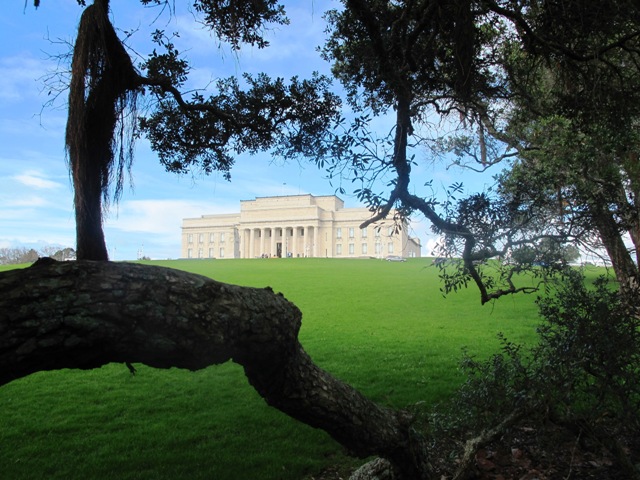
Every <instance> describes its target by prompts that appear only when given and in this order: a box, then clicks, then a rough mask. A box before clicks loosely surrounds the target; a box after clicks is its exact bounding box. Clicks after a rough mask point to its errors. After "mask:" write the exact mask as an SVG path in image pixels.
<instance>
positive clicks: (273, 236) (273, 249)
mask: <svg viewBox="0 0 640 480" xmlns="http://www.w3.org/2000/svg"><path fill="white" fill-rule="evenodd" d="M270 253H271V256H272V257H275V256H276V229H275V228H273V227H271V252H270Z"/></svg>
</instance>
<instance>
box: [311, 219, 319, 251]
mask: <svg viewBox="0 0 640 480" xmlns="http://www.w3.org/2000/svg"><path fill="white" fill-rule="evenodd" d="M312 248H313V253H312V255H313V256H314V257H317V256H318V226H317V225H315V226H314V227H313V247H312Z"/></svg>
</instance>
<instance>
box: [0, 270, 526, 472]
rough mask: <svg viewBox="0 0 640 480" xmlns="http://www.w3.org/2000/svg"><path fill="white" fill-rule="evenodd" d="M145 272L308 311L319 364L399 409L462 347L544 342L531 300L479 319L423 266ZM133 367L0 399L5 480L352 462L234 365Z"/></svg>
mask: <svg viewBox="0 0 640 480" xmlns="http://www.w3.org/2000/svg"><path fill="white" fill-rule="evenodd" d="M145 263H150V264H155V265H162V266H168V267H172V268H178V269H182V270H187V271H190V272H194V273H198V274H202V275H206V276H209V277H212V278H215V279H216V280H220V281H224V282H229V283H236V284H240V285H247V286H256V287H265V286H271V287H272V288H273V289H274V290H275V291H279V292H282V293H283V294H284V295H285V297H287V298H288V299H289V300H291V301H293V302H294V303H296V304H297V305H298V306H299V308H300V309H301V310H302V312H303V315H304V316H303V324H302V330H301V333H300V339H301V342H302V344H303V345H304V347H305V348H306V349H307V351H308V352H309V353H310V355H311V356H312V358H313V359H314V360H315V361H316V363H318V364H319V365H320V366H322V367H323V368H325V369H326V370H328V371H330V372H331V373H333V374H334V375H336V376H337V377H339V378H341V379H343V380H345V381H347V382H349V383H351V384H352V385H354V386H355V387H357V388H358V389H360V390H361V391H362V392H363V393H365V394H366V395H368V396H369V397H371V398H372V399H374V400H375V401H378V402H382V403H385V404H387V405H391V406H394V407H407V406H410V405H413V404H416V403H418V402H425V403H426V404H427V405H429V404H432V403H434V402H440V401H443V400H445V399H446V398H447V397H448V396H449V395H450V394H451V393H452V392H453V391H454V390H455V388H456V387H457V385H459V383H460V382H461V380H462V378H461V375H460V373H459V371H458V362H459V360H460V357H461V349H462V348H463V347H466V348H467V349H468V350H469V352H471V353H473V354H476V355H479V356H488V355H489V354H490V353H493V352H494V351H495V349H496V347H497V345H498V341H497V339H496V335H497V333H498V332H504V333H505V334H506V336H507V337H508V338H509V339H510V340H513V341H517V342H529V341H532V340H533V339H534V338H535V325H536V323H537V320H536V307H535V305H534V300H535V299H534V297H532V296H524V295H520V296H511V297H508V298H504V299H501V300H500V301H498V302H496V303H494V304H489V305H486V306H484V307H481V306H480V300H479V295H478V293H477V292H476V291H475V290H473V289H471V288H470V289H469V290H467V291H463V292H460V293H457V294H455V295H451V296H449V297H447V298H443V297H442V295H441V293H440V290H439V289H440V285H439V281H438V275H437V273H438V272H437V269H436V268H435V267H432V266H431V265H430V260H428V259H412V260H410V261H407V262H406V263H400V262H397V263H394V262H384V261H380V260H348V259H297V258H296V259H252V260H222V261H221V260H189V261H163V262H145ZM137 368H138V374H137V375H136V376H131V375H130V374H129V371H128V370H127V368H126V367H125V366H124V365H115V364H112V365H107V366H105V367H103V368H101V369H97V370H94V371H87V372H82V371H70V370H65V371H57V372H43V373H38V374H35V375H31V376H30V377H27V378H24V379H21V380H18V381H15V382H12V383H10V384H8V385H6V386H4V387H3V388H1V389H0V425H2V429H1V430H0V459H2V467H0V468H1V471H2V472H3V473H2V476H3V478H4V477H5V476H6V478H11V479H32V478H47V479H86V478H92V479H180V478H185V479H187V478H188V479H216V480H225V479H228V480H235V479H267V480H269V479H274V480H275V479H280V480H287V479H296V480H298V479H301V478H303V477H305V476H310V475H313V474H315V473H317V472H319V471H321V470H322V469H323V468H324V467H325V466H327V465H330V464H335V463H343V462H347V463H348V462H349V460H348V459H346V457H344V455H343V453H342V451H341V447H340V446H339V445H338V444H336V443H335V442H334V441H333V440H331V438H329V437H328V436H327V435H326V434H324V433H323V432H321V431H318V430H314V429H312V428H310V427H308V426H306V425H303V424H300V423H299V422H297V421H295V420H292V419H290V418H288V417H287V416H285V415H284V414H281V413H280V412H278V411H276V410H274V409H272V408H270V407H268V406H267V405H266V404H265V402H264V401H263V400H262V399H261V398H260V397H259V396H258V395H257V394H256V393H255V392H254V391H253V389H252V388H251V387H250V386H249V385H248V384H247V382H246V379H245V378H244V374H243V372H242V369H241V368H240V367H238V366H237V365H235V364H231V363H228V364H225V365H221V366H214V367H210V368H207V369H205V370H202V371H199V372H186V371H181V370H177V369H170V370H154V369H150V368H146V367H144V366H140V365H137Z"/></svg>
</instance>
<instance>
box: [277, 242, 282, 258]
mask: <svg viewBox="0 0 640 480" xmlns="http://www.w3.org/2000/svg"><path fill="white" fill-rule="evenodd" d="M276 257H279V258H282V242H278V243H276Z"/></svg>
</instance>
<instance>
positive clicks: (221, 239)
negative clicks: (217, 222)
mask: <svg viewBox="0 0 640 480" xmlns="http://www.w3.org/2000/svg"><path fill="white" fill-rule="evenodd" d="M220 242H221V243H224V232H222V233H221V234H220Z"/></svg>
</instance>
